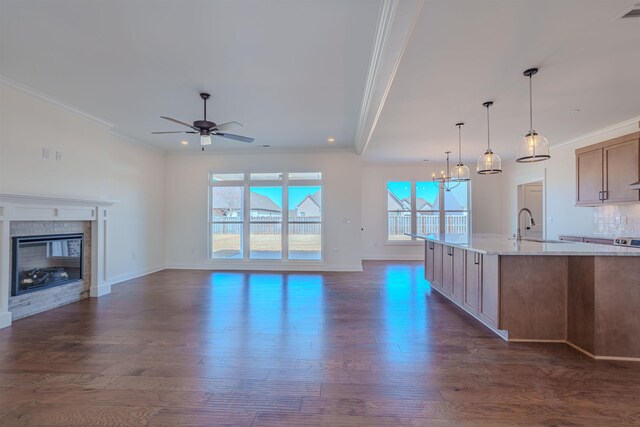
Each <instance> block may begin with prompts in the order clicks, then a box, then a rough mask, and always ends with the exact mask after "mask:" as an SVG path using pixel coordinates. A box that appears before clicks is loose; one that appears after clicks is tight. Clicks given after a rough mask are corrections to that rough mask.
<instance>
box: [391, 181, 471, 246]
mask: <svg viewBox="0 0 640 427" xmlns="http://www.w3.org/2000/svg"><path fill="white" fill-rule="evenodd" d="M469 224H470V222H469V183H467V182H462V183H460V185H458V186H457V187H456V188H453V189H452V190H451V191H446V190H444V189H441V188H440V187H439V186H438V185H437V183H435V182H432V181H424V182H421V181H418V182H411V181H393V182H388V183H387V239H388V240H389V241H406V240H411V237H410V236H407V235H406V234H405V233H419V234H439V233H446V234H454V235H466V234H468V233H469Z"/></svg>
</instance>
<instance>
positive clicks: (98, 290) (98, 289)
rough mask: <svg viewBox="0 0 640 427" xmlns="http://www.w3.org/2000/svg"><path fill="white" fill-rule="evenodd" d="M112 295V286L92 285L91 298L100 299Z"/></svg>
mask: <svg viewBox="0 0 640 427" xmlns="http://www.w3.org/2000/svg"><path fill="white" fill-rule="evenodd" d="M110 293H111V284H109V283H103V284H102V285H99V286H93V285H91V287H90V288H89V296H90V297H91V298H98V297H101V296H103V295H108V294H110Z"/></svg>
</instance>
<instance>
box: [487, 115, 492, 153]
mask: <svg viewBox="0 0 640 427" xmlns="http://www.w3.org/2000/svg"><path fill="white" fill-rule="evenodd" d="M489 107H490V105H487V148H488V149H489V150H491V133H490V132H489Z"/></svg>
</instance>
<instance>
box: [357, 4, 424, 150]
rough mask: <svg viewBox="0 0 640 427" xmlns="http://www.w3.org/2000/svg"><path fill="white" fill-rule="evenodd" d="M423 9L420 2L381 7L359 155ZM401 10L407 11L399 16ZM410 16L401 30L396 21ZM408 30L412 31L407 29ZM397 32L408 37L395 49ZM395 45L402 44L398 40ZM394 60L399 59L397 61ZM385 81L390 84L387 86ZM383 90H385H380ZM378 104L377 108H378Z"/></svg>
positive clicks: (362, 111) (361, 121) (362, 112)
mask: <svg viewBox="0 0 640 427" xmlns="http://www.w3.org/2000/svg"><path fill="white" fill-rule="evenodd" d="M423 5H424V0H417V1H415V2H408V1H406V0H404V1H400V0H383V2H382V4H381V5H380V15H379V18H378V26H377V30H376V38H375V41H374V44H373V49H372V52H371V61H370V63H369V70H368V72H367V80H366V84H365V90H364V94H363V99H362V106H361V109H360V116H359V119H358V127H357V130H356V138H355V151H356V153H358V154H362V153H364V152H365V150H366V149H367V146H368V145H369V141H371V136H372V135H373V131H374V130H375V128H376V125H377V123H378V119H379V118H380V114H381V113H382V109H383V107H384V104H385V102H386V100H387V97H388V95H389V92H390V90H391V86H392V84H393V81H394V80H395V77H396V74H397V72H398V68H399V66H400V61H401V60H402V57H403V55H404V52H405V50H406V47H407V44H408V43H409V39H410V38H411V34H412V33H413V29H414V28H415V25H416V22H417V21H418V17H419V16H420V12H421V11H422V7H423ZM411 6H413V8H411ZM400 8H402V9H403V10H402V11H400V12H399V9H400ZM407 14H408V15H409V16H408V22H403V23H402V24H404V25H403V26H402V28H400V29H399V25H398V21H399V19H396V18H397V17H398V16H402V15H404V16H405V17H406V15H407ZM394 24H395V25H394ZM407 26H408V28H406V27H407ZM394 28H395V29H396V32H395V33H396V34H398V33H402V32H403V31H404V37H402V36H401V38H400V40H399V46H398V43H396V44H395V45H394V46H391V41H392V39H393V38H394V35H395V34H394V31H393V29H394ZM394 41H396V42H398V40H394ZM390 48H393V50H392V51H390ZM394 56H395V59H394V58H393V57H394ZM385 59H390V61H385ZM391 62H393V66H392V67H391V70H390V71H389V70H388V67H385V66H386V65H388V64H389V63H391ZM383 74H385V75H383ZM386 74H388V75H386ZM385 79H386V82H383V80H385ZM381 88H383V89H382V90H380V89H381ZM377 93H380V94H379V95H377V97H376V98H377V99H375V100H374V96H375V95H376V94H377ZM374 102H375V103H376V104H377V105H375V106H374Z"/></svg>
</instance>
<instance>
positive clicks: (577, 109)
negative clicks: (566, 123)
mask: <svg viewBox="0 0 640 427" xmlns="http://www.w3.org/2000/svg"><path fill="white" fill-rule="evenodd" d="M579 112H580V109H579V108H574V109H573V110H569V114H574V113H579Z"/></svg>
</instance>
